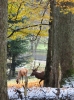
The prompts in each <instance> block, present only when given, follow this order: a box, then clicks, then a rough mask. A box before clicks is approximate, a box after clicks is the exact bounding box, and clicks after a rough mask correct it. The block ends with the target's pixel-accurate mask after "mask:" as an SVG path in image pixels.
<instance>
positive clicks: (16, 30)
mask: <svg viewBox="0 0 74 100" xmlns="http://www.w3.org/2000/svg"><path fill="white" fill-rule="evenodd" d="M41 25H49V24H36V25H31V26H26V27H22V28H18V29H15V30H14V29H11V30H12V33H11V34H10V35H9V36H8V37H7V38H9V37H11V36H12V35H13V34H14V33H15V32H18V31H20V30H22V29H27V28H31V27H37V26H41Z"/></svg>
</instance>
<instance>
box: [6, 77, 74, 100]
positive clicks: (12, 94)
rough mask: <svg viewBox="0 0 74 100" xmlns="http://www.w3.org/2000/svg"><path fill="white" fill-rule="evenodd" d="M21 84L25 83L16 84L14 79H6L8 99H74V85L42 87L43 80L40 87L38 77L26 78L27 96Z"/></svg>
mask: <svg viewBox="0 0 74 100" xmlns="http://www.w3.org/2000/svg"><path fill="white" fill-rule="evenodd" d="M23 85H25V83H23V84H22V82H20V84H17V83H16V79H11V80H8V82H7V86H8V96H9V100H74V87H63V88H51V87H43V82H41V87H40V85H39V79H36V78H32V79H28V88H27V92H26V94H27V96H25V92H24V91H25V88H23ZM68 86H69V85H68Z"/></svg>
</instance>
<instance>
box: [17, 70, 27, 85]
mask: <svg viewBox="0 0 74 100" xmlns="http://www.w3.org/2000/svg"><path fill="white" fill-rule="evenodd" d="M27 73H28V70H27V69H26V68H21V69H20V70H19V71H18V76H17V79H16V82H17V84H18V83H19V80H20V79H21V78H22V83H23V76H27Z"/></svg>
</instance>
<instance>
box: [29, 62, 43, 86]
mask: <svg viewBox="0 0 74 100" xmlns="http://www.w3.org/2000/svg"><path fill="white" fill-rule="evenodd" d="M39 66H40V63H39V65H38V66H37V68H33V69H32V73H31V75H30V76H35V77H36V78H38V79H40V81H39V84H40V82H41V81H42V80H44V74H45V72H44V71H42V72H38V71H37V70H38V68H39Z"/></svg>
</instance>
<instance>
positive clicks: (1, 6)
mask: <svg viewBox="0 0 74 100" xmlns="http://www.w3.org/2000/svg"><path fill="white" fill-rule="evenodd" d="M6 33H7V0H0V99H1V100H8V95H7V76H6V64H7V62H6V61H7V48H6V47H7V44H6V38H7V37H6Z"/></svg>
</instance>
